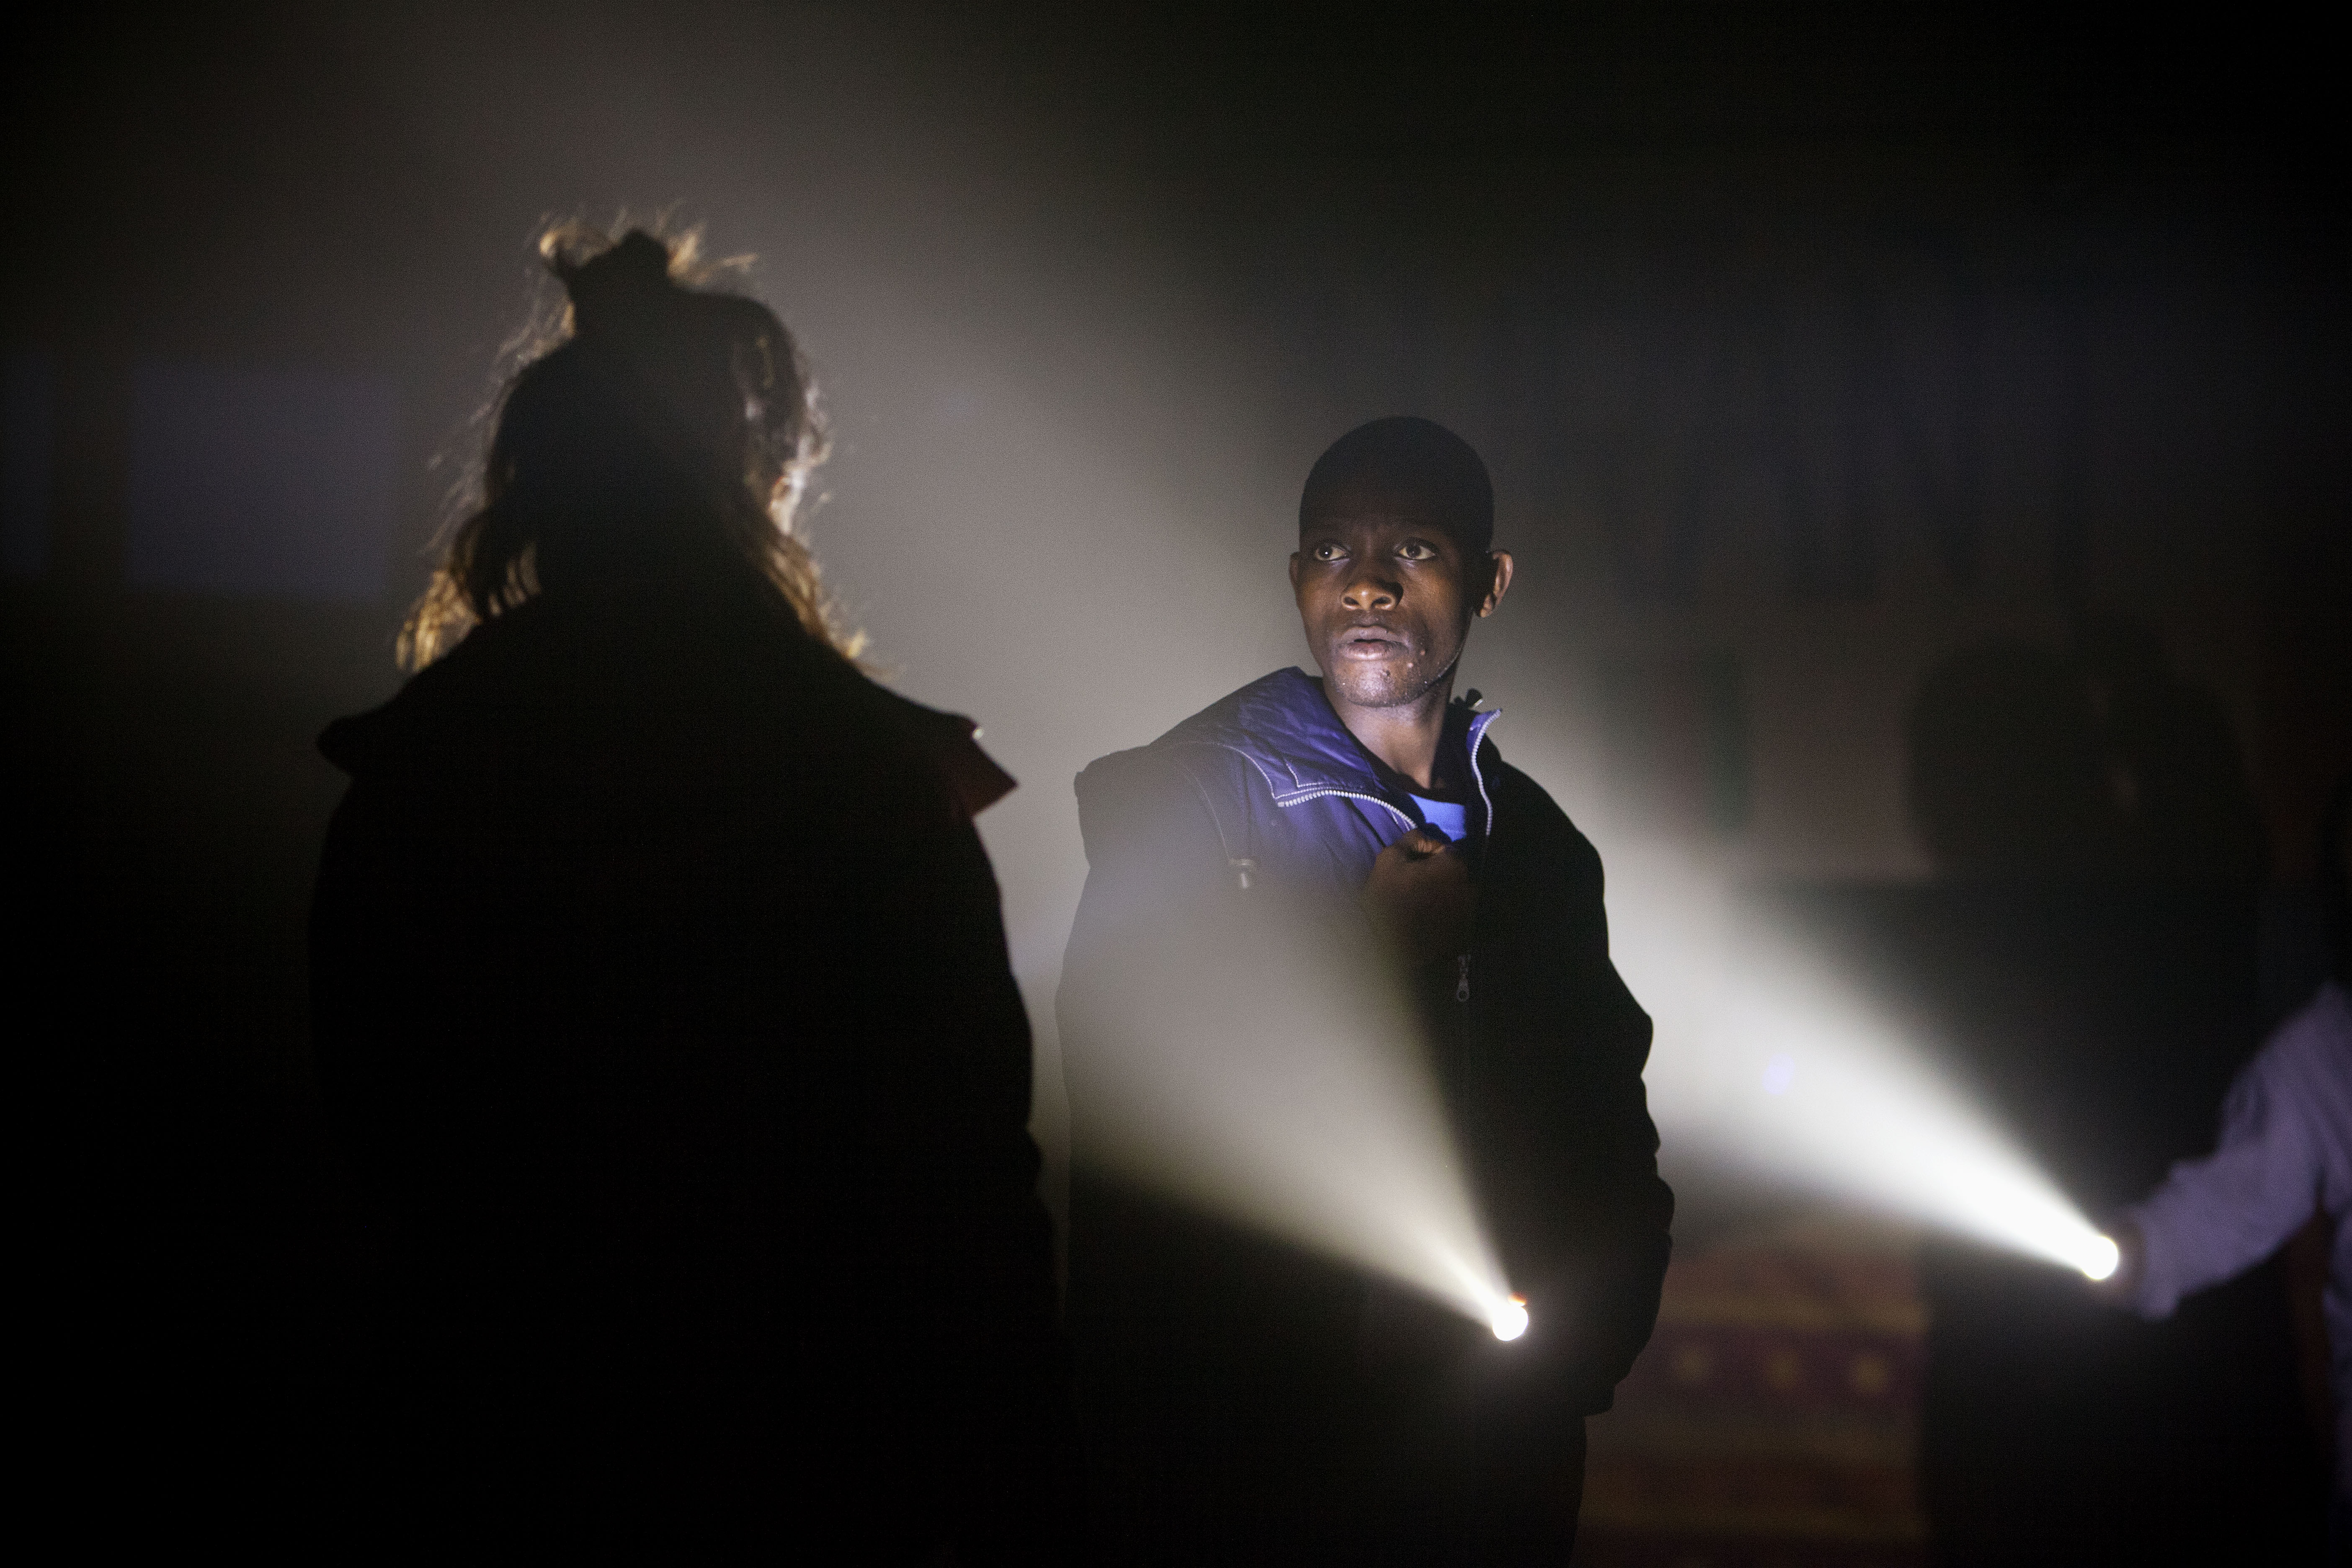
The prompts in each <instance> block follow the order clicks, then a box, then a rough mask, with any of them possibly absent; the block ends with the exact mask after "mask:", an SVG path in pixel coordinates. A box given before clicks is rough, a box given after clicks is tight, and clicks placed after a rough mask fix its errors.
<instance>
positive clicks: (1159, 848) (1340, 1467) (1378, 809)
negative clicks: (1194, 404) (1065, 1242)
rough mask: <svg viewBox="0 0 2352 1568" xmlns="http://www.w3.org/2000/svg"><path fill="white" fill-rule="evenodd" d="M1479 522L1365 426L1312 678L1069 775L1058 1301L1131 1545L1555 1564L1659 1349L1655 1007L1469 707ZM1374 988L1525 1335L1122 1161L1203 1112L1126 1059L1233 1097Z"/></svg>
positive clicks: (1326, 469) (1202, 1557) (1108, 1538)
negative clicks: (1598, 1417) (1069, 1185)
mask: <svg viewBox="0 0 2352 1568" xmlns="http://www.w3.org/2000/svg"><path fill="white" fill-rule="evenodd" d="M1493 531H1494V492H1493V488H1492V486H1491V484H1490V482H1489V480H1488V479H1487V476H1486V468H1485V465H1484V464H1483V463H1481V462H1480V461H1479V458H1478V457H1477V455H1476V453H1475V452H1473V451H1472V450H1471V449H1470V447H1469V446H1468V445H1467V444H1466V443H1465V442H1464V441H1462V440H1461V438H1460V437H1456V436H1454V435H1453V434H1452V433H1451V432H1449V431H1447V430H1444V428H1442V427H1440V426H1436V425H1434V424H1432V423H1430V422H1429V421H1427V420H1423V419H1415V418H1391V419H1382V420H1378V421H1375V422H1373V423H1371V424H1370V425H1366V426H1361V427H1360V428H1359V429H1356V430H1354V431H1351V432H1349V434H1348V435H1347V436H1345V437H1341V438H1340V439H1339V441H1338V442H1336V443H1334V444H1333V446H1332V447H1330V449H1329V450H1328V451H1327V452H1325V453H1324V455H1323V457H1322V458H1320V459H1319V460H1318V462H1317V463H1316V465H1315V468H1314V469H1313V471H1312V472H1311V473H1310V474H1309V475H1308V477H1307V486H1306V489H1305V492H1304V494H1303V495H1302V497H1301V499H1300V502H1299V534H1298V550H1297V553H1296V554H1294V555H1292V556H1291V558H1290V581H1291V586H1292V589H1293V592H1294V595H1295V597H1296V599H1297V605H1298V611H1299V617H1300V620H1301V622H1302V624H1303V626H1304V629H1305V631H1306V634H1307V643H1308V646H1309V647H1310V648H1311V650H1312V652H1313V654H1314V657H1315V662H1316V664H1317V665H1318V668H1320V670H1321V672H1322V676H1321V679H1319V680H1318V679H1315V678H1313V677H1309V676H1307V675H1306V674H1304V673H1302V672H1300V671H1298V670H1296V669H1282V670H1277V671H1276V672H1275V673H1274V674H1272V675H1269V676H1266V677H1265V678H1264V679H1260V680H1256V681H1253V682H1252V683H1251V684H1249V685H1248V686H1245V687H1244V688H1243V689H1240V690H1239V691H1236V692H1234V694H1233V695H1232V696H1230V697H1227V698H1226V699H1224V700H1223V701H1220V702H1218V703H1216V704H1215V705H1213V706H1212V707H1210V708H1209V709H1207V710H1204V711H1202V712H1201V713H1199V714H1197V715H1195V716H1194V717H1193V718H1192V719H1189V720H1187V721H1185V722H1183V723H1181V724H1180V725H1178V726H1177V727H1176V728H1175V729H1173V730H1171V731H1169V732H1168V733H1167V734H1165V735H1163V736H1161V737H1160V739H1159V740H1158V741H1156V742H1152V743H1151V744H1150V745H1149V746H1146V747H1143V748H1141V749H1139V750H1138V751H1133V752H1122V753H1118V754H1117V755H1114V756H1109V757H1105V758H1103V759H1101V760H1099V761H1097V762H1096V763H1094V764H1093V765H1091V766H1090V767H1088V768H1087V770H1086V772H1085V773H1082V774H1080V775H1079V778H1078V781H1077V794H1078V803H1079V814H1080V821H1081V826H1082V828H1083V831H1084V833H1085V837H1086V845H1087V859H1088V864H1089V870H1088V877H1087V889H1086V894H1085V897H1084V899H1083V900H1082V901H1081V903H1080V906H1079V911H1078V918H1077V922H1076V928H1075V929H1074V931H1072V933H1071V939H1070V948H1069V953H1068V958H1067V961H1066V965H1065V969H1064V980H1063V990H1062V995H1061V1000H1060V1012H1061V1016H1062V1027H1063V1039H1064V1052H1065V1060H1066V1071H1067V1077H1068V1082H1069V1087H1070V1096H1071V1110H1072V1114H1073V1123H1074V1132H1075V1142H1076V1154H1077V1160H1078V1165H1079V1170H1078V1173H1077V1176H1076V1179H1075V1180H1074V1184H1073V1193H1072V1206H1071V1238H1070V1322H1071V1328H1072V1332H1073V1335H1074V1338H1075V1342H1076V1351H1077V1354H1078V1357H1079V1372H1080V1380H1081V1389H1082V1393H1081V1398H1082V1401H1083V1402H1084V1406H1085V1411H1086V1415H1087V1421H1088V1430H1087V1440H1088V1442H1089V1444H1090V1445H1091V1447H1092V1455H1093V1458H1092V1463H1093V1466H1094V1468H1095V1485H1094V1493H1093V1496H1094V1507H1095V1510H1096V1513H1097V1521H1098V1525H1099V1529H1098V1531H1097V1533H1098V1535H1099V1536H1100V1538H1101V1542H1102V1547H1103V1550H1104V1551H1105V1552H1106V1553H1107V1554H1108V1556H1109V1557H1110V1558H1111V1559H1112V1560H1114V1561H1124V1562H1164V1563H1205V1562H1221V1563H1229V1562H1243V1561H1276V1560H1279V1561H1285V1562H1294V1563H1295V1562H1322V1561H1333V1560H1341V1559H1344V1560H1346V1561H1349V1562H1351V1563H1360V1562H1380V1561H1396V1562H1446V1563H1461V1562H1517V1561H1536V1560H1546V1561H1554V1562H1557V1561H1564V1560H1565V1555H1566V1552H1567V1551H1568V1549H1569V1547H1570V1544H1571V1543H1572V1542H1573V1540H1574V1535H1575V1526H1576V1512H1577V1507H1578V1502H1579V1499H1580V1489H1581V1483H1582V1467H1583V1452H1584V1431H1583V1418H1584V1417H1585V1416H1586V1415H1590V1414H1592V1413H1595V1412H1598V1411H1601V1410H1605V1409H1607V1408H1608V1407H1609V1404H1610V1399H1611V1395H1612V1389H1613V1388H1614V1386H1615V1384H1616V1383H1617V1382H1618V1380H1619V1379H1620V1378H1622V1376H1623V1374H1624V1373H1625V1371H1626V1369H1627V1368H1628V1366H1630V1364H1631V1363H1632V1362H1633V1357H1634V1355H1635V1354H1636V1353H1637V1352H1639V1351H1640V1350H1641V1348H1642V1346H1643V1342H1645V1341H1646V1340H1647V1339H1648V1337H1649V1333H1650V1330H1651V1326H1652V1324H1653V1321H1654V1318H1655V1316H1656V1311H1657V1302H1658V1289H1659V1284H1660V1280H1661V1279H1662V1277H1663V1275H1664V1269H1665V1264H1666V1254H1667V1236H1666V1229H1667V1224H1668V1221H1669V1220H1670V1218H1671V1217H1672V1214H1673V1195H1672V1194H1671V1193H1669V1192H1668V1190H1667V1189H1666V1186H1665V1184H1664V1183H1663V1182H1661V1181H1660V1180H1659V1179H1658V1176H1657V1171H1656V1158H1655V1156H1656V1149H1657V1136H1656V1132H1655V1131H1654V1128H1653V1127H1652V1125H1651V1122H1650V1119H1649V1114H1648V1111H1647V1110H1646V1108H1645V1105H1644V1100H1643V1088H1642V1079H1641V1073H1642V1068H1643V1062H1644V1061H1645V1059H1646V1058H1647V1055H1648V1050H1649V1041H1650V1024H1649V1019H1648V1018H1647V1017H1646V1016H1644V1015H1643V1012H1642V1010H1641V1008H1640V1007H1639V1006H1638V1005H1635V1003H1634V1001H1633V997H1632V996H1631V995H1630V994H1628V993H1627V992H1626V989H1625V987H1624V985H1623V984H1622V982H1621V981H1620V980H1619V979H1618V977H1617V974H1616V972H1615V970H1614V969H1613V968H1612V965H1611V963H1610V961H1609V953H1608V934H1607V927H1606V922H1605V919H1604V916H1603V913H1602V910H1601V863H1600V859H1599V858H1598V857H1597V856H1596V855H1595V854H1594V853H1593V850H1592V847H1591V845H1590V844H1589V843H1587V842H1586V841H1585V839H1584V837H1583V836H1582V835H1580V833H1578V831H1577V830H1576V828H1575V827H1574V826H1572V825H1571V824H1570V822H1569V820H1568V818H1567V817H1566V816H1564V815H1563V814H1562V813H1561V812H1560V810H1559V807H1558V806H1557V805H1553V803H1552V802H1551V800H1550V798H1549V796H1547V795H1545V794H1544V792H1543V791H1542V789H1540V788H1539V787H1538V785H1537V784H1535V783H1534V782H1533V781H1531V780H1529V779H1528V777H1527V776H1526V775H1524V774H1522V773H1518V772H1517V770H1515V769H1513V768H1511V767H1509V766H1508V765H1507V764H1506V763H1504V762H1503V761H1502V759H1501V757H1500V756H1499V754H1498V753H1497V752H1496V747H1495V744H1494V742H1492V741H1491V740H1490V739H1488V738H1487V729H1488V726H1489V725H1490V724H1491V723H1492V721H1494V719H1495V714H1494V713H1492V712H1489V711H1480V710H1478V709H1477V707H1476V704H1475V693H1473V694H1471V699H1472V700H1454V695H1453V693H1454V674H1455V668H1456V666H1457V665H1458V663H1459V661H1460V659H1461V657H1462V652H1463V648H1464V646H1465V642H1466V640H1467V638H1468V636H1469V630H1470V626H1471V623H1472V622H1473V621H1474V620H1476V619H1477V618H1479V617H1481V616H1487V615H1491V614H1492V613H1493V612H1494V611H1495V609H1496V606H1497V605H1500V604H1501V603H1502V600H1503V596H1504V595H1505V593H1506V592H1507V590H1508V589H1509V587H1510V584H1511V577H1512V572H1513V562H1512V558H1511V557H1510V555H1508V554H1507V553H1506V552H1500V551H1496V550H1495V549H1493V548H1492V541H1493ZM1368 989H1369V990H1371V991H1377V992H1378V993H1379V994H1382V995H1388V994H1397V995H1400V996H1401V998H1402V1001H1401V1010H1402V1012H1404V1013H1405V1014H1407V1015H1408V1016H1410V1018H1411V1019H1412V1021H1413V1022H1415V1023H1416V1024H1417V1025H1418V1026H1419V1029H1420V1031H1421V1034H1422V1037H1423V1039H1424V1040H1425V1042H1426V1044H1427V1047H1428V1051H1429V1057H1430V1059H1431V1061H1432V1064H1433V1067H1434V1068H1435V1072H1436V1077H1437V1079H1438V1080H1439V1083H1440V1085H1441V1088H1442V1091H1443V1095H1444V1104H1445V1110H1446V1111H1447V1113H1448V1115H1449V1117H1450V1119H1451V1121H1452V1124H1453V1129H1454V1139H1455V1142H1457V1143H1458V1144H1459V1145H1460V1147H1461V1149H1462V1152H1463V1155H1464V1158H1465V1163H1466V1164H1467V1165H1468V1167H1469V1174H1470V1178H1471V1186H1472V1189H1473V1193H1474V1196H1475V1200H1476V1202H1477V1204H1478V1205H1479V1206H1480V1208H1481V1209H1482V1211H1483V1215H1484V1217H1485V1219H1486V1224H1487V1226H1488V1227H1489V1229H1490V1231H1491V1232H1492V1234H1493V1237H1494V1239H1495V1242H1496V1247H1497V1249H1498V1251H1499V1254H1500V1261H1501V1263H1502V1266H1503V1268H1504V1272H1505V1274H1506V1276H1507V1279H1509V1280H1510V1282H1511V1284H1512V1286H1513V1288H1514V1289H1517V1290H1518V1291H1520V1292H1522V1293H1523V1294H1525V1296H1526V1297H1527V1298H1528V1310H1529V1311H1530V1313H1531V1315H1532V1319H1533V1325H1534V1326H1533V1327H1532V1328H1531V1330H1530V1331H1528V1334H1527V1336H1526V1337H1525V1339H1524V1340H1522V1341H1520V1342H1516V1343H1513V1344H1509V1345H1500V1344H1498V1343H1497V1342H1496V1340H1495V1339H1494V1338H1493V1336H1492V1335H1491V1334H1489V1333H1488V1332H1487V1331H1486V1330H1485V1329H1484V1328H1482V1327H1480V1326H1478V1325H1474V1324H1471V1323H1468V1322H1466V1321H1455V1320H1454V1319H1452V1318H1450V1317H1448V1316H1446V1315H1445V1314H1444V1313H1442V1312H1440V1311H1439V1310H1436V1309H1435V1308H1434V1307H1424V1306H1423V1305H1422V1304H1421V1303H1420V1302H1419V1301H1418V1299H1417V1298H1415V1297H1413V1296H1412V1295H1410V1294H1408V1293H1402V1292H1399V1291H1396V1290H1393V1289H1387V1288H1384V1287H1382V1286H1381V1285H1378V1284H1376V1283H1375V1282H1373V1281H1372V1280H1370V1279H1367V1278H1365V1277H1363V1276H1361V1275H1360V1274H1358V1273H1356V1272H1354V1271H1352V1270H1350V1269H1349V1268H1346V1267H1344V1266H1342V1265H1339V1264H1337V1263H1333V1262H1329V1261H1327V1260H1323V1259H1320V1258H1317V1257H1315V1256H1312V1255H1311V1254H1310V1253H1309V1252H1308V1251H1307V1250H1305V1249H1302V1248H1297V1247H1288V1246H1285V1245H1283V1244H1282V1243H1280V1242H1279V1241H1276V1240H1273V1239H1269V1238H1266V1237H1261V1236H1259V1235H1256V1234H1254V1233H1253V1232H1251V1231H1249V1230H1245V1229H1244V1228H1242V1227H1240V1226H1231V1225H1228V1224H1225V1223H1223V1221H1220V1220H1217V1219H1213V1218H1211V1217H1208V1216H1207V1215H1204V1214H1202V1212H1200V1205H1198V1204H1197V1203H1196V1204H1193V1205H1184V1204H1180V1203H1175V1202H1170V1201H1167V1200H1165V1199H1162V1198H1160V1197H1158V1196H1155V1195H1153V1194H1151V1193H1150V1191H1148V1190H1147V1189H1146V1188H1144V1187H1142V1186H1140V1185H1138V1184H1131V1183H1129V1182H1126V1181H1122V1180H1119V1179H1117V1178H1116V1177H1114V1176H1112V1175H1109V1174H1106V1173H1107V1172H1109V1171H1115V1170H1118V1169H1121V1168H1122V1167H1123V1166H1124V1165H1126V1164H1127V1162H1125V1161H1123V1160H1122V1158H1121V1156H1122V1153H1123V1152H1124V1150H1123V1148H1122V1143H1123V1142H1128V1141H1130V1140H1131V1130H1132V1129H1134V1128H1135V1127H1136V1126H1138V1125H1139V1115H1140V1116H1141V1117H1142V1118H1145V1119H1147V1120H1148V1119H1149V1118H1150V1116H1152V1115H1154V1114H1157V1115H1160V1116H1161V1117H1163V1118H1169V1117H1177V1116H1181V1115H1186V1114H1190V1113H1191V1112H1192V1109H1193V1108H1192V1107H1189V1106H1185V1105H1179V1104H1176V1103H1173V1101H1172V1097H1168V1096H1163V1098H1162V1100H1160V1103H1158V1104H1146V1105H1143V1106H1141V1107H1140V1108H1139V1106H1138V1105H1137V1104H1136V1103H1135V1101H1136V1100H1137V1098H1138V1097H1137V1095H1136V1094H1135V1093H1134V1092H1133V1090H1132V1088H1131V1086H1132V1085H1133V1084H1134V1083H1135V1082H1136V1081H1138V1079H1139V1075H1138V1074H1136V1073H1134V1072H1132V1071H1130V1070H1129V1063H1127V1062H1126V1061H1123V1059H1122V1058H1123V1057H1124V1056H1127V1055H1130V1054H1131V1053H1133V1052H1135V1051H1137V1050H1139V1049H1150V1050H1156V1051H1160V1052H1162V1053H1166V1052H1177V1053H1183V1052H1193V1053H1198V1054H1199V1055H1200V1058H1201V1061H1202V1063H1204V1064H1209V1063H1217V1064H1220V1065H1219V1066H1218V1067H1217V1068H1216V1069H1215V1072H1212V1071H1211V1070H1209V1069H1208V1068H1205V1067H1204V1068H1203V1070H1202V1072H1201V1073H1199V1074H1196V1075H1195V1077H1196V1079H1215V1081H1202V1082H1200V1083H1199V1085H1198V1087H1197V1089H1192V1090H1189V1091H1184V1092H1188V1093H1191V1094H1193V1095H1207V1096H1213V1095H1216V1094H1218V1093H1220V1092H1225V1093H1231V1094H1233V1095H1234V1096H1236V1097H1243V1096H1246V1095H1248V1094H1249V1093H1251V1092H1252V1091H1251V1090H1250V1089H1248V1088H1247V1087H1246V1086H1233V1085H1226V1084H1224V1083H1223V1079H1221V1078H1217V1077H1216V1074H1217V1073H1222V1072H1223V1065H1222V1064H1223V1063H1229V1062H1244V1063H1246V1062H1248V1061H1249V1060H1252V1059H1254V1057H1253V1053H1255V1055H1256V1056H1262V1057H1267V1058H1279V1057H1280V1056H1281V1055H1282V1054H1283V1053H1284V1052H1285V1051H1286V1049H1291V1048H1294V1047H1295V1046H1296V1043H1297V1040H1298V1038H1299V1037H1300V1036H1301V1034H1302V1030H1301V1028H1300V1026H1299V1023H1298V1020H1300V1019H1301V1018H1311V1017H1312V1016H1314V1014H1315V1011H1316V1009H1318V1008H1324V1007H1327V1005H1328V1009H1329V1010H1330V1011H1331V1014H1332V1016H1338V1015H1339V1009H1340V1008H1341V1006H1342V1005H1343V1004H1344V1003H1346V1002H1347V1001H1348V1000H1349V997H1348V996H1346V995H1343V994H1342V993H1361V992H1365V991H1367V990H1368ZM1300 994H1303V995H1305V996H1306V997H1307V998H1308V1000H1307V1002H1306V1003H1305V1004H1303V1005H1298V1006H1292V1007H1289V1008H1287V1009H1285V1008H1284V1007H1283V1006H1281V1005H1277V1004H1276V1002H1274V1001H1271V1000H1270V999H1271V998H1276V997H1283V996H1292V995H1300ZM1171 1009H1172V1010H1174V1011H1175V1012H1176V1013H1178V1014H1179V1015H1181V1020H1180V1024H1179V1026H1174V1027H1170V1026H1167V1025H1166V1020H1167V1016H1168V1015H1169V1013H1170V1012H1171ZM1276 1014H1278V1015H1279V1016H1280V1017H1281V1019H1282V1022H1281V1024H1280V1026H1276V1025H1275V1024H1273V1023H1272V1022H1270V1021H1269V1020H1270V1019H1271V1018H1272V1016H1275V1015H1276ZM1155 1024H1156V1025H1158V1026H1157V1027H1154V1025H1155ZM1237 1038H1238V1039H1240V1040H1242V1041H1244V1044H1243V1045H1241V1046H1234V1044H1233V1043H1232V1042H1233V1041H1234V1040H1235V1039H1237ZM1139 1040H1140V1041H1145V1042H1148V1043H1147V1044H1143V1045H1139V1043H1138V1042H1139ZM1219 1052H1223V1056H1222V1057H1220V1056H1219V1055H1217V1053H1219ZM1235 1052H1240V1053H1241V1054H1240V1055H1235V1054H1234V1053H1235ZM1162 1065H1163V1066H1164V1064H1162ZM1150 1081H1151V1082H1153V1083H1155V1084H1163V1085H1164V1084H1167V1083H1171V1082H1176V1083H1182V1082H1184V1081H1186V1080H1184V1079H1181V1075H1180V1076H1178V1077H1175V1078H1171V1076H1170V1075H1169V1074H1168V1073H1166V1072H1164V1071H1162V1072H1160V1073H1159V1074H1157V1075H1151V1076H1150ZM1306 1095H1307V1099H1309V1100H1311V1099H1313V1098H1314V1095H1315V1089H1314V1088H1313V1086H1312V1084H1309V1085H1308V1086H1307V1090H1306ZM1194 1190H1195V1193H1196V1194H1197V1192H1198V1191H1199V1190H1201V1189H1200V1187H1199V1185H1198V1184H1195V1186H1194ZM1244 1195H1246V1194H1244ZM1226 1206H1228V1207H1229V1208H1230V1207H1234V1206H1236V1205H1226ZM1243 1206H1246V1205H1243Z"/></svg>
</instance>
